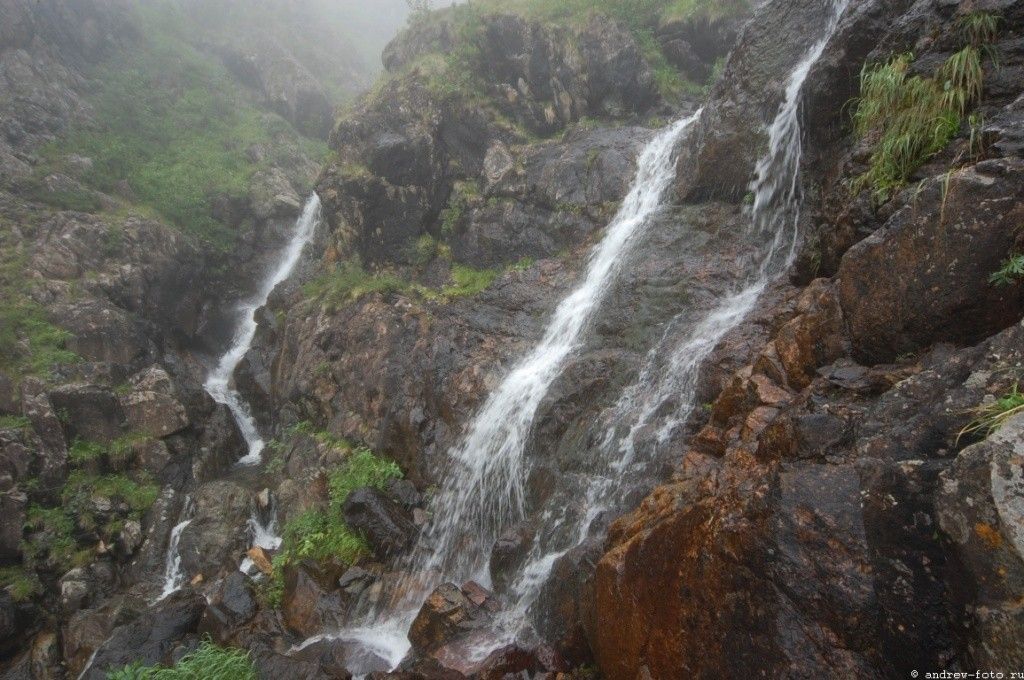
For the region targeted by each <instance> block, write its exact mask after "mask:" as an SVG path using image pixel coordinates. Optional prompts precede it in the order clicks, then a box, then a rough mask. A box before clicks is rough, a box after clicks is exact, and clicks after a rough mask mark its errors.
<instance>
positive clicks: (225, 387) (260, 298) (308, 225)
mask: <svg viewBox="0 0 1024 680" xmlns="http://www.w3.org/2000/svg"><path fill="white" fill-rule="evenodd" d="M319 222H320V197H319V196H317V195H316V194H315V193H314V194H313V195H312V196H310V197H309V200H308V201H306V205H305V207H304V208H303V209H302V215H301V216H300V217H299V219H298V222H296V224H295V233H294V234H293V235H292V238H291V241H289V242H288V246H287V247H286V248H285V250H284V252H283V253H282V256H281V260H280V261H279V262H278V264H277V266H276V267H275V268H274V269H273V270H272V271H271V272H270V275H269V276H268V277H267V278H266V279H265V280H264V281H263V283H262V284H261V286H260V289H259V290H258V291H257V292H256V294H255V295H253V296H252V297H251V298H249V299H248V300H246V301H245V302H243V303H242V304H240V305H239V307H238V314H239V317H240V322H239V324H238V327H237V328H236V329H235V334H234V337H233V338H232V341H231V346H230V347H229V348H228V350H227V352H225V353H224V355H223V356H222V357H221V358H220V361H219V362H218V363H217V366H216V367H214V369H213V371H211V372H210V375H209V376H208V377H207V379H206V384H204V385H203V387H204V388H206V391H207V392H209V393H210V396H211V397H213V398H214V400H215V401H217V402H218V403H220V404H224V405H225V406H227V407H228V409H230V410H231V413H232V415H234V417H235V421H236V422H237V423H238V428H239V429H240V430H241V431H242V436H243V437H245V443H246V445H247V446H248V452H247V453H246V455H245V456H244V457H243V458H242V459H241V460H240V461H238V462H239V464H241V465H256V464H258V463H259V462H260V461H261V460H262V454H263V448H264V446H266V444H265V442H264V441H263V438H262V437H261V436H260V432H259V428H258V427H257V426H256V419H255V418H253V415H252V410H251V409H250V408H249V405H248V404H247V403H245V400H244V399H243V398H242V395H241V394H239V393H238V390H236V389H235V387H234V384H233V376H234V373H235V369H236V368H238V364H240V363H241V362H242V359H243V358H244V357H245V355H246V354H247V353H248V352H249V350H250V349H251V348H252V341H253V339H254V338H255V337H256V329H257V326H258V324H257V321H256V312H258V311H259V310H260V309H261V308H263V307H264V306H266V304H267V300H268V299H270V294H271V293H273V292H274V289H275V288H277V286H278V285H279V284H280V283H281V282H282V281H284V280H285V279H287V278H288V277H289V276H291V274H292V272H293V271H294V270H295V266H296V265H297V264H298V262H299V258H300V257H301V256H302V250H303V248H305V247H306V244H307V243H309V241H310V239H312V238H313V235H314V234H315V233H316V227H317V225H318V224H319Z"/></svg>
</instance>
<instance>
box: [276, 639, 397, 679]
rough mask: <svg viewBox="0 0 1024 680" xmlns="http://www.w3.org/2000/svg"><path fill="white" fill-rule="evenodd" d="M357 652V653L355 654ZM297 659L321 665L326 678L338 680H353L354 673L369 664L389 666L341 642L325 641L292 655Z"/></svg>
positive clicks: (378, 666) (373, 666)
mask: <svg viewBox="0 0 1024 680" xmlns="http://www.w3.org/2000/svg"><path fill="white" fill-rule="evenodd" d="M353 652H355V653H353ZM292 656H293V657H294V658H296V659H300V660H302V661H308V662H311V663H316V664H319V666H320V668H321V669H322V671H323V673H324V677H327V678H336V679H337V680H351V678H352V671H351V669H356V672H359V669H361V668H362V667H363V666H365V665H367V664H369V666H368V667H370V668H380V667H381V666H385V665H387V662H386V661H384V660H383V659H381V658H380V657H378V656H376V655H375V654H373V653H372V652H364V653H363V654H360V653H359V651H358V650H353V649H350V648H349V646H348V645H346V644H345V643H344V642H343V641H341V640H330V639H324V640H319V641H317V642H314V643H313V644H311V645H308V646H306V647H303V648H302V649H301V650H299V651H298V652H295V653H294V654H292Z"/></svg>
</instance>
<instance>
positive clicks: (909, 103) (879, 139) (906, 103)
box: [854, 48, 974, 203]
mask: <svg viewBox="0 0 1024 680" xmlns="http://www.w3.org/2000/svg"><path fill="white" fill-rule="evenodd" d="M968 49H970V48H968ZM912 61H913V56H912V55H907V54H905V55H900V56H897V57H896V58H894V59H893V60H891V61H890V62H888V63H886V64H880V65H875V66H866V67H865V68H864V70H863V71H862V73H861V92H860V98H859V100H858V102H857V108H856V110H855V112H854V129H855V131H856V133H857V134H858V135H859V136H860V137H862V138H868V139H872V140H873V141H874V151H873V152H872V154H871V161H870V165H869V170H868V172H867V173H865V174H864V175H863V176H862V177H860V178H859V179H858V180H857V182H856V183H855V189H857V190H859V189H861V188H864V187H871V189H872V191H873V194H874V196H875V199H876V201H877V202H879V203H882V202H885V201H886V200H888V199H889V197H890V196H892V194H893V193H895V192H896V191H898V190H899V189H901V188H902V187H903V186H904V185H905V184H906V182H907V180H908V179H909V178H910V176H911V175H912V174H913V173H914V172H915V171H916V170H917V169H918V168H919V167H921V166H922V165H923V164H924V163H925V162H927V161H928V160H929V159H930V158H931V157H932V156H934V155H935V154H936V153H938V152H939V151H941V150H942V149H944V148H945V147H946V145H948V144H949V142H950V141H951V140H952V139H953V137H955V136H956V134H957V132H958V131H959V130H960V123H961V115H962V114H963V110H964V109H963V108H962V107H963V106H966V105H967V103H969V102H970V101H971V100H972V99H973V94H972V93H973V92H974V83H973V82H970V81H963V80H956V79H951V80H949V81H946V82H940V81H939V80H938V79H936V78H924V77H921V76H910V75H909V73H908V71H909V68H910V64H911V62H912ZM951 61H952V60H951ZM954 70H956V73H957V74H960V75H963V73H962V72H961V71H960V70H959V69H954V68H953V67H950V68H949V69H947V66H943V67H942V69H940V73H946V74H951V73H952V72H953V71H954ZM964 85H966V86H968V87H970V88H971V89H970V90H967V89H962V87H963V86H964Z"/></svg>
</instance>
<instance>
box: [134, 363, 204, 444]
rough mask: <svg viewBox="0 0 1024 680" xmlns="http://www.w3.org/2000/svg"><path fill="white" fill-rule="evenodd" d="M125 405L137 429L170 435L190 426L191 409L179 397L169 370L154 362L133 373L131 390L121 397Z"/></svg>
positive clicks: (144, 432) (154, 436)
mask: <svg viewBox="0 0 1024 680" xmlns="http://www.w3.org/2000/svg"><path fill="white" fill-rule="evenodd" d="M121 408H123V409H124V413H125V416H126V420H127V425H128V428H129V429H130V430H131V431H132V432H133V433H138V434H142V435H145V436H147V437H153V438H163V437H168V436H170V435H172V434H175V433H177V432H180V431H181V430H183V429H185V428H186V427H188V426H189V423H190V421H189V417H188V412H187V411H186V410H185V406H184V405H183V404H182V403H181V401H180V400H179V398H178V394H177V390H176V388H175V386H174V381H173V380H172V379H171V376H170V375H168V374H167V371H165V370H164V369H162V368H160V367H158V366H151V367H150V368H147V369H146V370H144V371H142V372H141V373H139V374H138V375H135V376H133V377H132V380H131V390H129V391H128V392H127V393H125V394H124V395H123V396H122V397H121Z"/></svg>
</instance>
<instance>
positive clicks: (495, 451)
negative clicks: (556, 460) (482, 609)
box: [307, 0, 849, 666]
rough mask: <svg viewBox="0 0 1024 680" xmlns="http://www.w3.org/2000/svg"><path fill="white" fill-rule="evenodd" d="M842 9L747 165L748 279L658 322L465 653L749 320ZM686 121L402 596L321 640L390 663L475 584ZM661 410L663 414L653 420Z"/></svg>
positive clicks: (516, 377) (471, 446)
mask: <svg viewBox="0 0 1024 680" xmlns="http://www.w3.org/2000/svg"><path fill="white" fill-rule="evenodd" d="M848 3H849V0H831V2H829V8H830V9H831V10H832V11H831V15H830V18H829V21H828V22H827V23H826V25H825V29H824V32H823V35H822V37H821V38H820V40H819V41H818V42H817V43H815V44H814V45H813V46H812V47H811V48H810V49H809V50H808V52H807V53H806V54H805V55H804V57H803V59H802V60H801V61H800V63H799V64H798V65H797V66H796V67H795V68H794V70H793V72H792V73H791V75H790V77H789V79H788V82H787V87H786V90H785V99H784V101H783V103H782V105H781V107H780V109H779V112H778V115H777V116H776V118H775V120H774V122H773V123H772V125H771V128H770V145H769V151H768V153H767V154H766V155H765V156H764V157H763V158H762V159H761V160H760V162H759V163H758V164H757V174H756V178H755V180H754V182H753V183H752V185H751V190H752V191H753V193H754V195H755V200H754V206H753V210H752V214H751V222H750V227H749V229H750V232H751V234H752V235H754V236H760V237H766V241H767V242H766V243H765V245H764V246H763V247H761V248H758V249H756V252H754V253H752V254H751V256H750V260H751V261H750V263H749V264H750V265H751V266H750V267H749V268H748V269H747V271H751V272H753V273H752V274H751V275H750V276H748V277H746V279H745V280H742V281H741V282H740V283H739V284H738V285H737V286H736V287H735V288H734V289H733V290H732V291H727V292H726V293H725V294H723V295H722V297H721V299H720V301H719V303H718V304H717V305H715V306H713V307H712V308H711V310H710V311H708V312H707V313H706V314H704V315H703V317H701V318H700V319H698V321H697V322H695V323H694V322H693V321H689V322H687V321H686V320H685V318H684V317H683V315H680V317H677V318H676V319H673V320H672V321H671V322H669V324H668V325H667V330H666V331H665V333H664V335H663V336H662V338H661V341H660V342H659V343H657V345H656V346H655V347H653V348H652V349H651V351H650V352H649V353H648V356H647V359H646V361H645V364H644V366H643V367H642V370H641V372H640V376H639V379H638V381H637V382H636V383H635V384H634V385H633V386H632V387H630V388H628V389H627V390H625V391H624V393H623V395H622V397H621V398H620V400H619V401H618V403H617V404H616V405H615V406H613V407H612V408H611V409H609V411H610V413H609V414H608V417H607V419H606V422H608V423H609V426H608V429H607V433H606V436H605V437H604V439H603V441H602V443H601V444H600V445H599V446H598V447H597V449H598V450H597V451H595V452H594V454H595V455H594V459H593V461H592V462H593V464H592V471H591V472H589V473H588V475H587V479H586V482H585V486H584V507H583V511H582V512H579V511H578V508H577V509H574V510H573V511H571V512H570V511H569V510H568V509H567V508H564V507H563V508H560V509H557V510H555V509H549V510H547V511H546V512H544V513H543V514H542V515H540V516H539V517H536V518H533V519H531V524H532V525H534V528H535V529H536V532H535V534H536V536H537V538H536V539H535V543H534V545H533V548H532V552H531V554H530V556H529V558H528V559H527V562H526V564H525V566H524V567H522V568H521V569H520V570H519V576H518V578H517V580H516V581H515V582H514V583H513V584H512V586H511V587H510V589H509V591H508V593H507V594H508V596H509V597H508V599H510V600H511V601H512V602H511V606H510V607H509V608H508V609H507V610H506V611H505V612H504V613H503V615H502V616H501V618H499V620H498V622H497V625H496V630H494V631H492V635H491V637H490V638H489V639H488V640H487V641H486V642H485V643H484V645H483V646H482V647H481V648H480V649H478V650H476V651H478V652H479V654H480V655H481V656H483V655H484V654H486V653H487V651H489V650H491V649H494V648H495V647H497V646H500V645H504V644H507V643H508V642H510V641H512V640H514V639H516V638H519V637H522V636H523V635H524V634H526V632H527V631H528V629H529V625H528V618H529V609H530V607H531V606H532V605H533V603H535V602H536V600H537V596H538V595H539V593H540V590H541V588H542V586H543V584H544V583H545V582H546V581H547V579H548V578H549V576H550V572H551V568H552V566H553V564H554V563H555V562H556V561H557V560H558V558H560V557H561V556H562V555H564V554H565V553H567V552H568V551H569V550H571V549H572V548H573V547H575V546H577V545H579V544H581V543H582V542H583V541H584V540H585V539H586V538H587V536H588V534H589V530H590V526H591V524H592V522H593V521H594V519H595V518H597V517H598V516H599V515H601V514H602V513H604V512H606V511H608V510H612V509H615V508H616V507H618V504H619V503H620V502H621V498H619V497H618V496H619V494H617V492H616V487H617V485H619V484H620V483H621V482H620V480H621V477H622V475H623V474H624V473H625V472H627V471H629V470H630V469H632V468H636V467H642V466H644V465H646V464H647V463H648V462H649V459H650V457H651V455H652V453H653V452H652V451H651V450H648V451H646V452H645V453H644V459H643V460H641V459H640V452H639V451H638V447H637V446H636V438H637V436H638V434H639V433H640V432H641V431H643V430H649V429H650V428H651V427H652V426H654V427H655V428H656V432H657V436H656V438H655V439H656V441H655V447H654V448H656V446H657V443H658V442H664V441H667V440H668V439H669V437H670V436H671V435H672V433H673V432H674V431H675V430H676V429H677V428H678V427H679V425H680V424H681V423H683V422H684V421H685V420H686V418H687V416H688V415H689V414H690V413H691V412H692V409H693V407H694V401H695V394H696V381H697V377H698V371H699V368H700V366H701V365H702V363H703V362H704V361H705V360H706V359H707V357H708V356H709V355H710V353H711V351H712V350H713V349H714V347H715V346H716V345H717V344H718V342H720V341H721V339H722V338H723V337H724V336H725V334H726V333H727V332H728V331H729V330H731V329H732V328H735V327H736V325H737V324H739V323H740V322H741V321H742V320H743V319H744V318H745V317H746V316H747V315H748V314H749V313H750V311H751V310H752V309H753V308H754V306H755V304H756V302H757V300H758V299H759V297H760V295H761V294H762V293H763V292H764V290H765V288H766V287H767V285H768V284H769V283H770V282H771V280H772V279H774V278H775V277H776V276H778V275H779V274H780V273H781V272H782V271H783V270H785V269H786V268H787V267H788V266H789V265H790V264H792V261H793V259H794V255H795V252H796V246H797V242H798V231H797V228H798V224H797V223H798V218H799V208H800V182H799V174H800V162H801V156H802V149H801V127H800V120H799V109H800V99H801V93H802V89H803V85H804V82H805V80H806V78H807V76H808V74H809V72H810V70H811V68H812V67H813V66H814V64H815V63H816V62H817V61H818V59H819V58H820V57H821V55H822V53H823V51H824V49H825V47H826V45H827V43H828V41H829V40H830V39H831V37H832V35H833V34H834V32H835V30H836V28H837V26H838V23H839V19H840V18H841V16H842V14H843V12H844V11H845V9H846V7H847V5H848ZM698 115H699V113H698ZM695 118H696V116H694V117H691V118H687V119H685V120H681V121H679V122H678V123H676V124H675V125H673V126H672V127H671V128H669V129H668V130H666V131H665V132H663V133H661V134H660V135H659V136H658V137H657V138H656V139H655V140H654V141H652V142H651V143H650V145H649V146H648V147H647V149H646V150H645V151H644V153H643V154H642V156H641V158H640V162H639V167H638V171H637V177H636V178H635V180H634V184H633V188H632V189H631V191H630V194H629V196H628V197H627V199H626V201H625V202H624V204H623V206H622V208H621V210H620V211H619V214H618V215H617V216H616V218H615V220H614V221H613V222H612V224H611V225H610V226H609V229H608V233H607V236H606V237H605V238H604V240H603V241H602V243H601V244H600V245H599V246H598V248H597V250H596V251H595V253H594V254H593V256H592V258H591V261H590V263H589V268H588V271H587V275H586V278H585V280H584V282H583V284H582V285H581V286H580V287H579V288H577V289H576V290H575V291H573V293H571V294H570V295H569V296H568V297H567V298H566V299H565V300H563V302H562V303H561V304H560V305H559V307H558V309H557V311H556V312H555V315H554V317H553V318H552V320H551V322H550V324H549V326H548V328H547V330H546V332H545V334H544V336H543V338H542V340H541V341H540V343H539V344H538V346H537V347H536V348H535V349H534V350H533V351H532V352H531V353H530V354H529V355H528V356H527V357H526V358H525V359H523V360H522V361H521V362H519V363H518V364H517V365H516V366H515V368H514V369H513V370H512V371H511V373H510V374H509V375H508V376H507V377H506V378H505V380H504V381H503V382H502V384H501V385H500V386H499V387H498V389H497V390H495V391H494V392H493V393H492V394H491V395H490V397H489V398H488V400H487V401H486V403H485V404H484V406H483V408H482V409H481V410H480V411H479V412H478V414H477V415H476V417H475V418H474V420H473V422H472V423H471V425H470V427H469V429H468V432H467V434H466V436H465V437H464V438H463V440H462V443H461V444H460V445H459V446H458V447H457V448H456V449H455V450H454V451H453V452H452V469H451V470H450V472H449V474H448V475H447V477H446V479H445V489H444V491H443V492H442V493H441V494H440V495H439V496H438V497H437V499H436V500H435V502H434V504H433V508H432V509H433V516H434V518H435V519H434V521H433V523H432V524H431V525H430V527H429V528H428V529H427V530H426V531H425V532H424V534H423V536H422V537H421V539H420V541H419V544H418V546H417V550H416V552H415V553H414V557H413V559H412V560H411V564H410V565H408V566H409V571H410V573H411V574H412V575H413V578H414V579H417V580H416V581H412V580H409V581H407V582H405V583H404V584H403V585H402V586H401V587H400V588H399V591H402V592H403V593H404V594H403V596H401V597H398V598H397V599H396V600H393V601H392V602H390V603H389V604H390V606H391V609H390V610H389V611H387V612H385V613H384V614H383V615H381V616H379V617H377V618H375V619H374V618H373V617H372V616H371V617H370V618H369V619H367V620H365V621H364V623H366V624H367V625H364V626H362V627H353V628H350V629H347V630H345V631H343V632H342V633H340V634H339V635H336V636H330V637H331V638H334V639H341V640H344V641H346V642H349V643H353V644H356V645H360V646H362V648H363V649H370V650H373V651H374V652H375V653H376V654H377V655H378V656H380V657H382V658H384V659H385V660H386V661H388V662H389V663H390V664H391V665H392V666H394V665H396V664H397V663H398V662H399V661H400V660H401V659H402V658H403V657H404V655H405V653H406V652H407V650H408V648H409V642H408V640H407V638H406V631H407V630H408V627H409V625H410V624H411V622H412V619H413V618H414V617H415V614H416V612H417V611H418V608H419V605H420V603H421V602H422V599H423V597H424V595H425V594H426V593H427V592H428V591H429V589H430V588H432V587H433V586H434V585H436V584H437V583H438V582H439V581H440V580H441V579H442V578H443V579H445V580H450V581H454V582H456V583H458V582H461V581H462V580H465V579H469V578H476V579H478V580H481V581H483V582H488V581H489V577H488V575H487V573H486V566H487V558H488V556H489V551H490V548H491V546H492V545H493V543H494V541H495V539H496V538H497V537H498V535H499V533H500V532H501V531H502V530H503V529H505V528H507V527H509V526H511V525H513V524H514V523H515V522H516V521H518V520H520V519H522V518H523V517H524V515H525V507H524V506H525V491H524V480H525V479H526V472H527V470H526V467H527V466H526V461H525V460H524V449H525V446H526V440H527V438H528V436H529V434H530V429H531V427H532V425H533V420H534V417H535V415H536V412H537V409H538V407H539V405H540V403H541V401H542V399H543V398H544V396H545V395H546V393H547V391H548V389H549V388H550V386H551V384H552V383H553V381H554V380H555V378H556V377H557V376H558V374H559V373H560V372H561V370H562V369H563V367H564V365H565V362H566V360H567V359H568V358H569V357H570V355H571V354H572V353H573V352H574V351H575V350H577V349H578V348H579V347H580V346H581V344H582V340H583V334H584V331H585V330H586V329H587V327H588V326H589V323H590V321H591V320H592V318H593V316H594V313H595V311H596V310H597V308H598V307H599V306H600V304H601V301H602V300H603V298H604V294H605V292H606V291H607V289H608V287H609V284H610V283H611V282H612V280H613V279H614V278H615V276H616V274H617V272H618V270H619V267H620V266H621V263H622V262H623V260H624V258H625V256H626V255H627V254H628V252H629V251H630V248H631V246H632V245H633V244H634V243H635V241H636V239H637V237H638V235H640V234H642V233H643V231H644V229H643V227H644V226H646V224H647V223H648V221H649V219H650V217H651V216H652V215H653V214H654V213H655V212H656V211H657V210H658V209H659V208H660V207H661V205H662V199H663V194H664V193H665V191H666V189H667V188H668V187H669V186H670V185H671V183H672V182H673V180H674V173H675V163H674V162H673V150H674V148H675V146H676V144H677V142H678V141H679V139H680V137H681V136H682V135H683V133H684V131H685V130H686V129H687V127H689V125H690V124H691V123H692V122H693V121H694V119H695ZM666 405H671V406H672V408H671V409H670V410H669V411H668V412H667V413H666V409H665V406H666ZM650 448H651V447H648V449H650ZM567 526H568V528H569V529H570V531H568V532H566V531H565V529H566V527H567ZM556 529H557V530H558V531H556ZM552 535H565V536H568V538H567V539H565V540H562V541H561V544H560V545H551V544H547V543H545V540H546V538H545V537H548V536H552ZM317 639H323V637H322V636H321V637H320V638H317ZM308 642H312V640H311V641H307V643H308Z"/></svg>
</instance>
